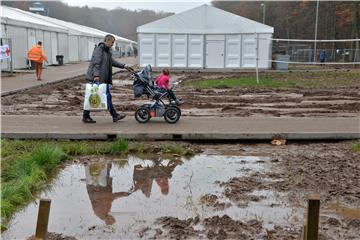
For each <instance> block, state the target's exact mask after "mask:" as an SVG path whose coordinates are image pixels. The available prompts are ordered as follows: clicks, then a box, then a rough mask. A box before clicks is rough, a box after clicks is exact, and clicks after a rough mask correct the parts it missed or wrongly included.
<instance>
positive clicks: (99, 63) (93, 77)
mask: <svg viewBox="0 0 360 240" xmlns="http://www.w3.org/2000/svg"><path fill="white" fill-rule="evenodd" d="M114 42H115V37H114V36H113V35H110V34H109V35H106V36H105V39H104V42H101V43H99V44H98V45H97V46H96V47H95V49H94V52H93V54H92V57H91V62H90V65H89V68H88V70H87V72H86V76H85V78H86V79H87V80H89V81H91V82H98V83H106V84H108V87H107V96H108V109H109V111H110V114H111V116H112V118H113V122H117V121H119V120H121V119H123V118H124V117H125V114H124V113H117V112H116V110H115V108H114V106H113V104H112V98H111V94H110V87H109V85H112V67H113V66H114V67H118V68H126V69H131V67H129V66H128V65H126V64H123V63H120V62H117V61H116V60H114V59H113V57H112V53H111V47H112V46H113V45H114ZM83 122H84V123H96V121H95V120H93V119H92V118H91V117H90V111H87V110H84V112H83Z"/></svg>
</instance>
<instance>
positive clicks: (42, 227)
mask: <svg viewBox="0 0 360 240" xmlns="http://www.w3.org/2000/svg"><path fill="white" fill-rule="evenodd" d="M50 204H51V200H50V199H40V204H39V213H38V219H37V224H36V233H35V238H36V239H42V240H43V239H45V238H46V234H47V227H48V222H49V213H50Z"/></svg>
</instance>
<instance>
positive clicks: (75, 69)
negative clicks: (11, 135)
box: [1, 58, 136, 96]
mask: <svg viewBox="0 0 360 240" xmlns="http://www.w3.org/2000/svg"><path fill="white" fill-rule="evenodd" d="M118 60H119V61H120V62H123V63H127V64H130V65H134V64H135V63H136V60H135V58H121V59H118ZM88 66H89V62H81V63H75V64H66V65H64V66H49V67H47V68H46V69H43V74H42V78H43V80H42V81H37V80H36V78H35V73H18V74H15V76H12V77H2V78H1V96H6V95H9V94H13V93H17V92H19V91H22V90H26V89H31V88H35V87H39V86H43V85H47V84H51V83H56V82H61V81H66V80H68V79H72V78H74V77H80V76H84V74H85V72H86V69H87V68H88ZM113 70H114V72H115V71H119V69H118V68H114V69H113Z"/></svg>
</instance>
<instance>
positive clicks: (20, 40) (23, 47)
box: [7, 26, 29, 69]
mask: <svg viewBox="0 0 360 240" xmlns="http://www.w3.org/2000/svg"><path fill="white" fill-rule="evenodd" d="M7 35H8V37H9V38H11V39H12V45H13V47H12V50H13V67H14V69H18V68H26V67H27V64H26V60H27V52H28V50H29V49H28V40H27V36H28V33H27V30H26V28H21V27H14V26H7Z"/></svg>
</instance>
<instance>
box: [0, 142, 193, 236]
mask: <svg viewBox="0 0 360 240" xmlns="http://www.w3.org/2000/svg"><path fill="white" fill-rule="evenodd" d="M129 153H133V154H147V153H154V154H159V153H165V154H177V155H182V156H192V155H194V154H195V151H194V150H192V149H190V148H189V147H186V146H184V145H182V144H165V145H161V146H160V147H158V146H156V147H154V146H153V144H144V143H141V142H140V143H139V142H128V141H126V140H123V139H119V140H117V141H115V142H104V141H102V142H100V141H44V140H26V141H21V140H6V139H2V140H1V158H2V159H1V173H2V175H1V229H2V230H4V229H6V226H7V224H8V222H9V220H10V219H11V217H12V215H13V214H14V213H15V212H16V211H17V210H18V209H19V208H22V207H24V206H26V205H27V204H28V202H29V201H31V200H34V199H35V197H36V194H37V193H38V192H40V191H41V190H42V189H44V188H45V187H46V185H48V184H49V182H50V181H51V180H52V179H53V177H54V176H55V173H57V172H58V170H59V169H60V167H61V166H62V163H64V162H65V161H66V160H67V159H70V158H71V157H75V156H89V155H111V156H125V155H126V154H129ZM117 164H118V165H119V166H126V164H127V161H119V162H117Z"/></svg>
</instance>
